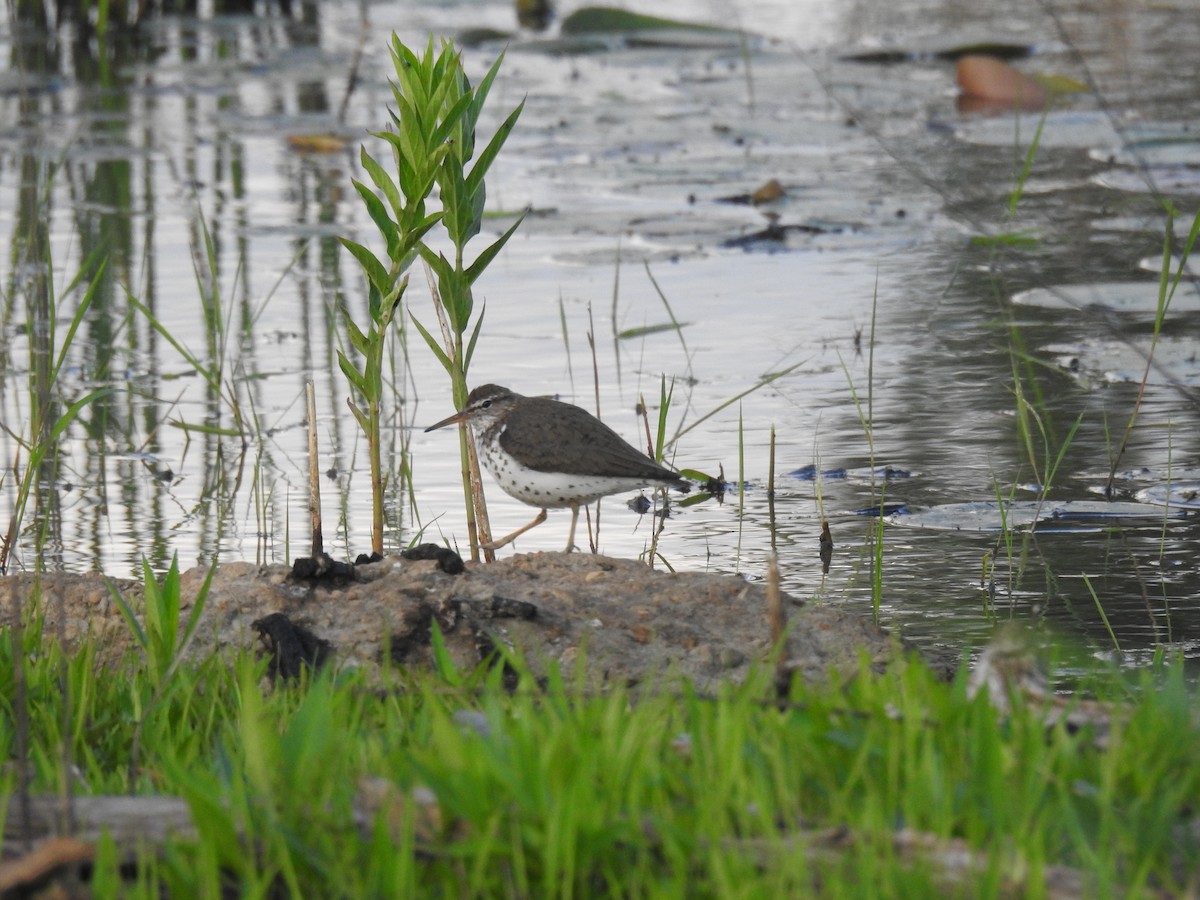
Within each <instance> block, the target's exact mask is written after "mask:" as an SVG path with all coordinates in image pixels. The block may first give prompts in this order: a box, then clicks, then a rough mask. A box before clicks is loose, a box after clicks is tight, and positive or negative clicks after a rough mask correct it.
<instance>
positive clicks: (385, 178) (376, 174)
mask: <svg viewBox="0 0 1200 900" xmlns="http://www.w3.org/2000/svg"><path fill="white" fill-rule="evenodd" d="M360 156H361V162H362V167H363V168H364V169H366V170H367V173H368V174H369V175H370V176H371V180H372V181H373V182H375V187H377V188H378V189H379V190H381V191H383V195H384V196H385V197H387V201H388V203H389V204H391V207H392V212H393V213H395V216H396V221H397V222H398V221H400V217H401V216H402V215H403V214H404V207H405V204H404V198H403V197H401V196H400V189H399V188H398V187H397V186H396V182H395V181H393V180H392V176H391V175H389V174H388V173H387V172H385V171H384V170H383V166H381V165H379V163H377V162H376V161H375V159H374V158H373V157H372V156H371V155H370V154H369V153H367V150H366V148H365V147H364V148H363V151H362V153H361V154H360ZM359 193H362V191H361V190H360V191H359ZM371 218H372V219H374V218H375V216H374V215H372V216H371ZM388 221H389V222H390V221H391V220H390V219H389V220H388ZM375 224H376V225H379V221H378V220H377V219H376V222H375ZM380 230H382V227H381V229H380Z"/></svg>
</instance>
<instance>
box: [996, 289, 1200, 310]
mask: <svg viewBox="0 0 1200 900" xmlns="http://www.w3.org/2000/svg"><path fill="white" fill-rule="evenodd" d="M1158 290H1159V284H1158V282H1157V281H1111V282H1099V283H1096V284H1063V285H1055V286H1053V287H1042V288H1033V289H1031V290H1028V291H1021V292H1020V293H1019V294H1014V295H1013V298H1012V302H1013V303H1015V304H1017V305H1018V306H1037V307H1040V308H1042V309H1069V310H1086V309H1105V310H1111V311H1112V312H1133V313H1144V314H1145V315H1148V316H1153V315H1154V314H1155V312H1156V311H1157V310H1158ZM1197 311H1200V296H1197V295H1196V292H1195V291H1192V290H1190V289H1189V290H1177V291H1176V292H1175V296H1174V297H1173V298H1172V300H1171V306H1170V309H1169V310H1168V314H1171V313H1176V314H1178V313H1194V312H1197Z"/></svg>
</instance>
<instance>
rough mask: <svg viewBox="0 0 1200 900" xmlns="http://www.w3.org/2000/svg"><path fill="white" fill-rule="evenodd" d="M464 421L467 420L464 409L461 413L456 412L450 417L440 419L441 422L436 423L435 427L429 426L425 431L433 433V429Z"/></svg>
mask: <svg viewBox="0 0 1200 900" xmlns="http://www.w3.org/2000/svg"><path fill="white" fill-rule="evenodd" d="M466 420H467V411H466V410H465V409H464V410H463V411H462V412H456V413H455V414H454V415H452V416H447V417H446V418H444V419H442V421H440V422H438V423H437V424H436V425H430V426H429V427H428V428H426V429H425V430H426V431H433V430H434V429H437V428H441V427H443V426H445V425H453V424H454V423H456V422H465V421H466Z"/></svg>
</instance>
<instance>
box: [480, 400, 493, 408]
mask: <svg viewBox="0 0 1200 900" xmlns="http://www.w3.org/2000/svg"><path fill="white" fill-rule="evenodd" d="M491 405H492V401H491V400H484V401H483V402H482V403H481V404H479V408H480V409H487V408H488V407H489V406H491Z"/></svg>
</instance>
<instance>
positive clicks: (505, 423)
mask: <svg viewBox="0 0 1200 900" xmlns="http://www.w3.org/2000/svg"><path fill="white" fill-rule="evenodd" d="M457 422H467V423H468V424H469V425H470V426H471V430H472V431H473V432H474V434H475V446H476V449H477V450H478V453H479V461H480V462H481V463H483V465H484V467H485V468H486V469H487V470H488V471H489V472H491V473H492V477H493V478H495V479H496V482H497V483H498V484H499V485H500V487H501V489H502V490H503V491H504V492H505V493H506V494H508V495H509V496H510V497H514V498H516V499H517V500H520V501H521V502H522V503H528V504H529V505H530V506H536V507H539V508H540V509H541V512H540V513H538V515H537V518H535V519H534V520H533V521H532V522H530V523H529V524H528V525H526V526H524V527H523V528H519V529H517V530H516V531H514V532H513V533H512V534H510V535H508V537H505V538H502V539H500V540H498V541H492V542H491V543H489V544H487V545H486V549H490V550H495V549H496V548H498V547H503V546H504V545H505V544H508V543H510V542H511V541H512V540H513V539H514V538H516V537H518V536H519V535H522V534H524V533H525V532H526V531H528V530H529V529H531V528H533V527H534V526H536V525H540V524H541V523H542V522H544V521H546V511H547V510H549V509H565V508H568V507H569V508H570V510H571V531H570V535H569V537H568V538H567V552H570V551H571V550H572V549H574V546H575V527H576V525H577V523H578V521H579V507H580V505H581V504H586V503H591V502H592V501H593V500H599V499H600V498H601V497H607V496H608V495H609V494H616V493H619V492H620V491H628V490H635V489H638V488H644V487H649V486H652V485H666V486H668V487H673V488H677V489H679V490H683V491H686V490H687V489H688V486H689V485H688V482H687V480H686V479H684V477H683V476H682V475H680V474H679V473H677V472H672V471H671V470H670V469H667V468H665V467H663V466H660V465H659V464H658V463H656V462H655V461H654V460H652V459H651V458H650V457H649V456H647V455H646V454H644V453H642V452H640V451H638V450H637V449H636V448H634V447H632V446H631V445H630V444H629V443H627V442H626V441H625V439H624V438H622V437H621V436H620V435H619V434H617V433H616V432H615V431H613V430H612V429H611V428H609V427H608V426H607V425H605V424H604V423H603V422H601V421H600V420H599V419H597V418H596V417H595V416H593V415H592V414H591V413H589V412H588V411H587V410H585V409H581V408H580V407H578V406H573V405H572V404H570V403H563V402H562V401H560V400H551V399H549V398H547V397H525V396H522V395H521V394H518V393H516V392H514V391H510V390H509V389H508V388H504V387H500V386H499V385H495V384H485V385H482V386H480V387H477V388H475V390H473V391H471V394H470V396H468V397H467V405H466V406H464V407H463V409H462V411H461V412H457V413H455V414H454V415H452V416H449V417H447V418H445V419H442V421H440V422H438V423H437V424H436V425H430V426H429V427H428V428H426V429H425V430H426V431H433V430H434V429H435V428H442V427H443V426H445V425H453V424H455V423H457Z"/></svg>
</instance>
